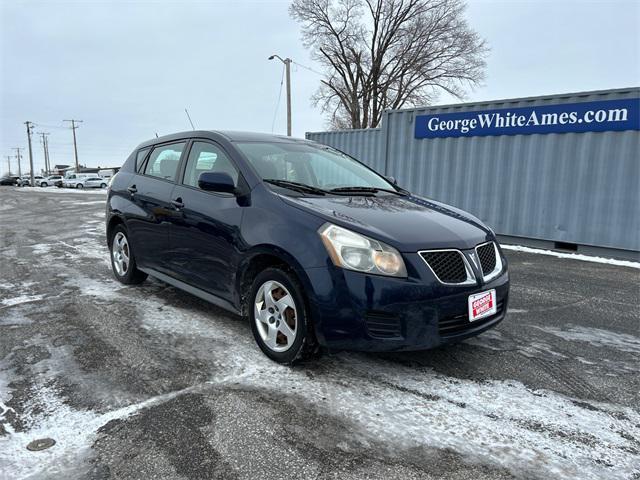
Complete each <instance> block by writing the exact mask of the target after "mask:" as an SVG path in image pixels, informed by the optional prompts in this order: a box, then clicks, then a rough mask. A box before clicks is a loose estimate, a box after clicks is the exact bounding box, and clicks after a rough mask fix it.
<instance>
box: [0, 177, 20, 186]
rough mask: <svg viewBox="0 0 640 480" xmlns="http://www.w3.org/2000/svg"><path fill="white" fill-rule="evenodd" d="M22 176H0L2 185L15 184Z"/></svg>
mask: <svg viewBox="0 0 640 480" xmlns="http://www.w3.org/2000/svg"><path fill="white" fill-rule="evenodd" d="M19 178H20V177H18V176H16V175H7V176H4V177H2V178H0V185H15V184H16V182H17V181H18V179H19Z"/></svg>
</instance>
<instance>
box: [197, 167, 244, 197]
mask: <svg viewBox="0 0 640 480" xmlns="http://www.w3.org/2000/svg"><path fill="white" fill-rule="evenodd" d="M198 186H199V187H200V188H201V189H202V190H206V191H208V192H222V193H236V186H235V184H234V183H233V178H231V175H229V174H228V173H225V172H203V173H201V174H200V178H198Z"/></svg>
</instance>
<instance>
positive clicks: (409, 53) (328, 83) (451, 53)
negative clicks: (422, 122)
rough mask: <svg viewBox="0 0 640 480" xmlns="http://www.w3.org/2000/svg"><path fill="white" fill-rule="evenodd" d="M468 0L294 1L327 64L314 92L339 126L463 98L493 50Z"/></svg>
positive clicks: (293, 9)
mask: <svg viewBox="0 0 640 480" xmlns="http://www.w3.org/2000/svg"><path fill="white" fill-rule="evenodd" d="M464 9H465V3H464V2H463V1H462V0H293V2H292V3H291V6H290V7H289V12H290V14H291V16H292V17H293V18H294V19H295V20H296V21H298V22H299V23H300V24H301V25H302V39H303V42H304V45H305V46H306V47H307V48H309V49H310V50H311V52H312V56H313V58H314V59H315V60H317V61H318V62H320V63H321V64H322V65H323V66H324V67H325V77H324V78H323V79H322V81H321V86H320V88H319V89H318V91H317V93H316V94H315V95H314V97H313V100H314V103H315V104H316V105H320V106H321V107H322V110H323V112H326V113H329V115H330V118H329V122H330V125H331V127H333V128H372V127H376V126H378V124H379V123H380V120H381V118H382V113H383V111H384V110H385V109H396V108H402V107H410V106H416V105H428V104H429V103H431V102H432V101H433V100H434V99H435V98H436V97H437V95H438V93H439V92H441V91H445V92H448V93H450V94H452V95H454V96H456V97H459V98H462V97H463V96H464V93H465V89H466V88H469V87H473V86H475V85H477V84H478V83H479V82H481V81H482V79H483V78H484V69H485V55H486V53H487V47H486V45H485V42H484V40H482V39H481V38H480V37H479V35H478V34H477V33H476V32H474V31H473V30H472V29H471V28H470V27H469V25H468V24H467V22H466V21H465V19H464Z"/></svg>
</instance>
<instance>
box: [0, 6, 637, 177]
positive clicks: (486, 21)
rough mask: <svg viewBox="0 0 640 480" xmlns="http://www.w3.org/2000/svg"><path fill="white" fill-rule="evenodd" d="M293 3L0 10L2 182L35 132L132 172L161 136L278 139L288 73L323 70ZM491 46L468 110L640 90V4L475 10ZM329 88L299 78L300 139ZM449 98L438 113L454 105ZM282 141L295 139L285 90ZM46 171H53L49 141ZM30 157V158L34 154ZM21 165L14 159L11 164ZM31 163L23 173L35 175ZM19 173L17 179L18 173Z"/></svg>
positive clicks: (86, 157)
mask: <svg viewBox="0 0 640 480" xmlns="http://www.w3.org/2000/svg"><path fill="white" fill-rule="evenodd" d="M287 9H288V2H266V1H264V2H240V1H237V2H231V1H228V2H210V1H209V2H190V1H183V2H150V1H145V2H142V1H126V2H125V1H100V2H98V1H91V0H87V1H78V2H74V1H65V2H61V1H55V0H50V1H46V2H44V1H40V2H36V1H20V2H16V1H10V0H0V42H1V43H0V52H1V57H2V59H1V64H0V91H1V93H0V95H1V97H0V115H1V118H0V122H1V123H0V160H1V162H0V172H5V171H6V169H7V159H6V156H7V155H10V154H11V155H13V154H14V153H15V151H14V150H12V148H13V147H26V146H27V140H26V127H25V125H24V124H23V122H24V121H25V120H30V121H33V122H35V123H36V124H38V126H37V127H36V129H35V130H36V131H37V132H39V131H46V132H49V133H50V134H51V135H50V136H49V143H50V153H51V160H52V162H53V163H66V164H72V163H73V147H72V137H71V131H70V130H69V129H65V128H63V124H62V120H63V119H68V118H76V119H82V120H84V123H82V124H81V127H80V128H79V129H78V130H77V135H78V150H79V157H80V163H83V164H87V165H90V166H97V165H100V166H105V165H120V164H121V163H122V162H123V160H124V158H125V157H126V156H127V154H128V153H129V152H130V151H131V149H132V148H133V147H134V146H135V145H137V144H138V143H140V142H141V141H143V140H147V139H149V138H151V137H153V136H154V135H155V132H157V133H158V134H159V135H163V134H167V133H172V132H176V131H182V130H188V129H189V128H190V127H189V123H188V120H187V118H186V115H185V113H184V108H185V107H187V108H188V109H189V112H190V113H191V117H192V119H193V121H194V123H195V124H196V127H197V128H202V129H228V130H251V131H263V132H271V131H272V123H273V119H274V112H275V110H276V103H277V99H278V92H279V89H280V80H281V75H282V64H281V63H280V62H277V61H271V62H270V61H268V60H267V57H268V56H269V55H271V54H272V53H278V54H280V55H281V56H283V57H284V56H290V57H291V58H292V59H293V60H294V61H297V62H298V63H300V64H302V65H305V66H308V67H310V68H312V69H315V70H318V69H319V67H318V66H317V65H314V64H313V62H312V61H311V60H310V59H309V54H308V52H307V51H305V49H304V48H303V47H302V46H301V45H300V34H299V28H298V25H297V24H296V23H294V21H293V20H292V19H290V18H289V15H288V10H287ZM467 17H468V20H469V23H470V24H471V25H472V27H474V28H475V29H476V30H477V31H478V32H479V33H480V34H481V35H482V36H483V37H484V38H486V39H487V41H488V44H489V46H490V47H491V53H490V56H489V58H488V68H487V79H486V82H485V83H486V84H485V85H484V86H483V87H480V88H478V89H477V90H475V91H473V92H469V94H468V98H467V100H491V99H499V98H511V97H519V96H530V95H544V94H551V93H562V92H575V91H583V90H594V89H606V88H618V87H628V86H637V85H639V84H640V37H639V34H638V25H639V24H640V2H639V1H636V0H633V1H589V2H587V1H582V2H580V1H560V0H557V1H549V2H543V1H539V0H533V1H515V0H509V1H488V0H484V1H480V0H476V1H469V8H468V11H467ZM318 82H319V76H318V75H317V74H316V73H313V72H311V71H309V70H306V69H304V68H302V67H298V66H294V68H293V71H292V84H293V133H294V135H295V136H299V137H302V136H304V132H306V131H317V130H324V127H325V119H324V118H323V116H322V115H321V113H320V111H319V110H318V109H316V108H314V107H312V105H311V101H310V97H311V95H312V94H313V92H314V91H315V90H316V88H317V86H318ZM453 101H455V100H453V99H451V98H450V97H446V96H443V97H442V98H441V99H440V101H439V102H438V103H452V102H453ZM275 118H276V121H275V126H274V131H275V132H276V133H284V131H285V105H284V92H283V95H282V99H281V101H280V108H279V110H278V114H277V116H276V117H275ZM33 147H34V162H35V165H36V169H38V170H39V168H40V167H42V165H43V164H44V161H43V153H42V146H41V144H40V142H39V139H38V137H36V138H35V140H34V143H33ZM25 153H26V150H25ZM12 161H13V165H14V166H15V159H12ZM25 167H26V162H24V161H23V171H26V170H27V168H25ZM14 170H15V167H14Z"/></svg>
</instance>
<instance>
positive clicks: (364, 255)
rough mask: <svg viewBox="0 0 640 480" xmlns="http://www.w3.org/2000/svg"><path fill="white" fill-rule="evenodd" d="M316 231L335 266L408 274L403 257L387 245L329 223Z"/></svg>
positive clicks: (380, 272)
mask: <svg viewBox="0 0 640 480" xmlns="http://www.w3.org/2000/svg"><path fill="white" fill-rule="evenodd" d="M318 233H320V238H322V242H323V243H324V246H325V247H326V248H327V251H328V252H329V256H330V257H331V260H332V261H333V263H334V265H336V266H338V267H343V268H348V269H349V270H355V271H357V272H367V273H373V274H376V275H388V276H392V277H406V276H407V269H406V267H405V265H404V261H403V260H402V256H401V255H400V253H399V252H398V251H397V250H396V249H395V248H393V247H390V246H389V245H385V244H384V243H382V242H378V241H377V240H373V239H371V238H368V237H365V236H364V235H360V234H359V233H355V232H352V231H351V230H347V229H346V228H342V227H338V226H337V225H332V224H331V223H325V224H324V225H323V226H322V227H321V228H320V230H318Z"/></svg>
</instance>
